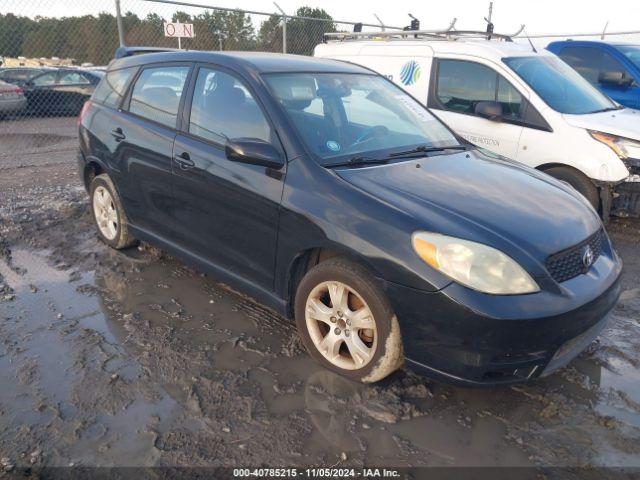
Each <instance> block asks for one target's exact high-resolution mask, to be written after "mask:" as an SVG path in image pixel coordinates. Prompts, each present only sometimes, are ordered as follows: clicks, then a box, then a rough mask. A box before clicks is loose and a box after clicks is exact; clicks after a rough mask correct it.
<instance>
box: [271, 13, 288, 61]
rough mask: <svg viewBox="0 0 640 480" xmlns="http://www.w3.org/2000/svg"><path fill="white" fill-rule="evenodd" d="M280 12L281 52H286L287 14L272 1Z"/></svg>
mask: <svg viewBox="0 0 640 480" xmlns="http://www.w3.org/2000/svg"><path fill="white" fill-rule="evenodd" d="M273 4H274V5H275V6H276V8H277V9H278V10H280V13H281V14H282V53H287V14H286V13H284V10H282V9H281V8H280V5H278V4H277V3H276V2H273Z"/></svg>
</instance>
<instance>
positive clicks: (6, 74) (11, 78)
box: [0, 67, 46, 86]
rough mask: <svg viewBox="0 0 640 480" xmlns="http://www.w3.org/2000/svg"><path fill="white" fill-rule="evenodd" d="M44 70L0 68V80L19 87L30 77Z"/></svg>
mask: <svg viewBox="0 0 640 480" xmlns="http://www.w3.org/2000/svg"><path fill="white" fill-rule="evenodd" d="M45 70H46V69H45V68H31V67H20V68H18V67H9V68H0V80H2V81H4V82H7V83H12V84H14V85H18V86H21V85H23V84H24V83H25V82H26V81H27V80H29V79H30V78H31V77H34V76H36V75H38V74H39V73H42V72H44V71H45Z"/></svg>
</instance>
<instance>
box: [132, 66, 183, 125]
mask: <svg viewBox="0 0 640 480" xmlns="http://www.w3.org/2000/svg"><path fill="white" fill-rule="evenodd" d="M188 73H189V67H158V68H147V69H145V70H143V71H142V73H141V74H140V76H139V77H138V79H137V80H136V83H135V85H134V86H133V92H132V93H131V104H130V105H129V111H130V112H131V113H135V114H136V115H140V116H141V117H144V118H148V119H150V120H154V121H156V122H159V123H162V124H164V125H167V126H169V127H175V125H176V119H177V117H178V107H179V105H180V96H181V95H182V90H183V89H184V84H185V81H186V80H187V74H188Z"/></svg>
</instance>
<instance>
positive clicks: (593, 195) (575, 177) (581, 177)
mask: <svg viewBox="0 0 640 480" xmlns="http://www.w3.org/2000/svg"><path fill="white" fill-rule="evenodd" d="M544 173H546V174H549V175H551V176H552V177H554V178H557V179H558V180H562V181H563V182H567V183H568V184H569V185H571V186H572V187H573V188H575V189H576V190H577V191H578V192H580V193H581V194H582V196H583V197H585V198H586V199H587V200H588V201H589V203H590V204H591V205H592V206H593V208H594V209H595V210H596V211H598V207H599V206H600V195H599V193H598V189H597V188H596V186H595V185H594V184H593V182H592V181H591V180H590V179H589V177H587V176H586V175H585V174H584V173H582V172H579V171H578V170H574V169H572V168H567V167H551V168H548V169H546V170H545V171H544Z"/></svg>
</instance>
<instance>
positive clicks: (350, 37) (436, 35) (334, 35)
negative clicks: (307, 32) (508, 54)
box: [324, 25, 524, 42]
mask: <svg viewBox="0 0 640 480" xmlns="http://www.w3.org/2000/svg"><path fill="white" fill-rule="evenodd" d="M523 29H524V25H522V26H521V27H520V29H519V30H518V31H517V32H516V33H514V34H511V35H507V34H502V33H494V32H491V33H488V32H486V31H482V30H453V29H451V28H449V29H447V30H396V31H393V30H386V31H384V32H330V33H325V34H324V40H325V41H329V40H332V41H340V42H342V41H355V40H383V39H387V40H414V39H424V40H434V39H435V40H460V39H463V38H484V39H487V40H493V39H495V40H502V41H505V42H512V41H513V37H516V36H517V35H519V34H520V33H521V32H522V30H523Z"/></svg>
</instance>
